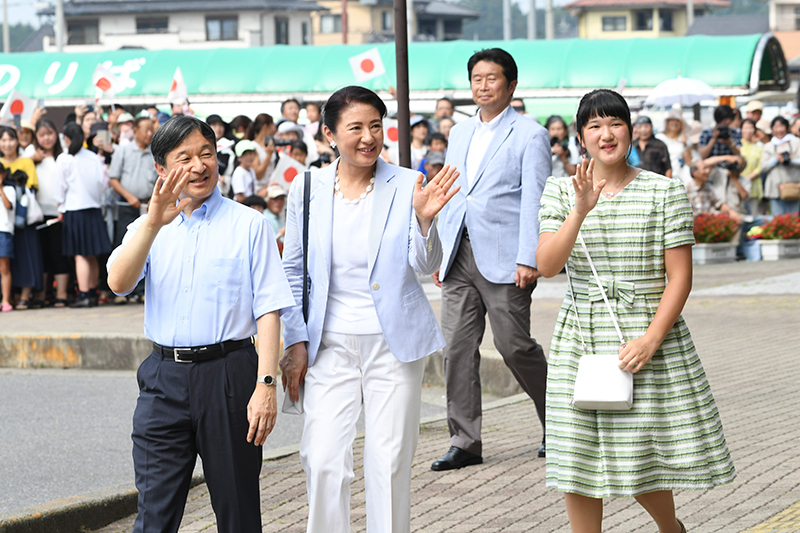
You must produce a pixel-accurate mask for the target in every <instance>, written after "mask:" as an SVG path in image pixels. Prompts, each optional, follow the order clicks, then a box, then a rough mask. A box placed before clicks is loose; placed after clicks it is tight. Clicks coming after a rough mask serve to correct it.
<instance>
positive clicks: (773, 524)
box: [743, 501, 800, 533]
mask: <svg viewBox="0 0 800 533" xmlns="http://www.w3.org/2000/svg"><path fill="white" fill-rule="evenodd" d="M797 531H800V501H798V502H797V503H795V504H794V505H792V506H791V507H789V508H788V509H786V510H785V511H781V512H780V513H778V514H776V515H775V516H773V517H772V518H770V519H769V520H767V521H766V522H762V523H761V524H759V525H757V526H755V527H753V528H750V529H748V530H746V531H744V532H743V533H793V532H797Z"/></svg>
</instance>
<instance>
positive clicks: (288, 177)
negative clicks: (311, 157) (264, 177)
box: [269, 154, 306, 194]
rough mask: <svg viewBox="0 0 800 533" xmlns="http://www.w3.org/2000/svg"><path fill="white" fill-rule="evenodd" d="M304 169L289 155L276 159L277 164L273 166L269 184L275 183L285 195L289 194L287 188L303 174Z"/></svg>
mask: <svg viewBox="0 0 800 533" xmlns="http://www.w3.org/2000/svg"><path fill="white" fill-rule="evenodd" d="M305 170H306V167H305V166H304V165H303V164H302V163H300V162H298V161H297V160H296V159H293V158H291V157H289V155H286V154H285V155H282V156H281V158H280V159H278V164H277V165H275V170H274V171H273V172H272V176H270V178H269V183H270V184H273V183H277V184H278V185H280V186H281V187H283V190H284V191H286V193H287V194H288V193H289V186H290V185H291V184H292V182H293V181H294V179H295V178H296V177H297V176H300V175H302V174H303V172H305Z"/></svg>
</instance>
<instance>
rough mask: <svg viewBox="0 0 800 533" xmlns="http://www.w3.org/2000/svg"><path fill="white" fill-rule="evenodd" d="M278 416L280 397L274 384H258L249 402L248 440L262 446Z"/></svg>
mask: <svg viewBox="0 0 800 533" xmlns="http://www.w3.org/2000/svg"><path fill="white" fill-rule="evenodd" d="M277 416H278V399H277V394H276V393H275V387H274V386H267V385H264V384H263V383H258V384H256V390H254V391H253V395H252V396H251V397H250V402H248V404H247V421H248V422H249V423H250V429H249V430H248V431H247V442H252V443H253V444H254V445H256V446H261V445H262V444H264V442H265V441H266V440H267V435H269V434H270V433H272V430H273V428H274V427H275V418H276V417H277Z"/></svg>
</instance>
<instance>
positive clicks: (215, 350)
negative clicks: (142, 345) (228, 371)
mask: <svg viewBox="0 0 800 533" xmlns="http://www.w3.org/2000/svg"><path fill="white" fill-rule="evenodd" d="M251 344H253V339H252V338H248V339H242V340H239V341H224V342H220V343H219V344H208V345H206V346H189V347H185V348H181V347H177V346H161V345H160V344H157V343H155V342H154V343H153V351H154V352H156V353H157V354H159V355H161V356H162V357H164V358H168V359H174V360H175V362H177V363H199V362H201V361H210V360H212V359H217V358H219V357H224V356H226V355H228V354H229V353H231V352H235V351H236V350H241V349H242V348H245V347H247V346H249V345H251Z"/></svg>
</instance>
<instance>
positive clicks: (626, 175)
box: [602, 165, 631, 198]
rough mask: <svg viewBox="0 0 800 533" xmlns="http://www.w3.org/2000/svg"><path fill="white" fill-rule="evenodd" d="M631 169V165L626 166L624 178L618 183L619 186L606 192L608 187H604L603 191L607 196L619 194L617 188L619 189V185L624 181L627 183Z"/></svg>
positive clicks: (611, 196) (612, 196)
mask: <svg viewBox="0 0 800 533" xmlns="http://www.w3.org/2000/svg"><path fill="white" fill-rule="evenodd" d="M630 169H631V167H630V165H626V166H625V175H624V176H622V179H621V180H620V182H619V183H617V186H616V187H614V190H613V191H611V192H606V188H605V187H603V190H602V193H603V194H604V195H605V197H606V198H614V195H615V194H617V189H619V186H620V185H622V184H623V183H625V180H626V179H627V178H628V171H629V170H630Z"/></svg>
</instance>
